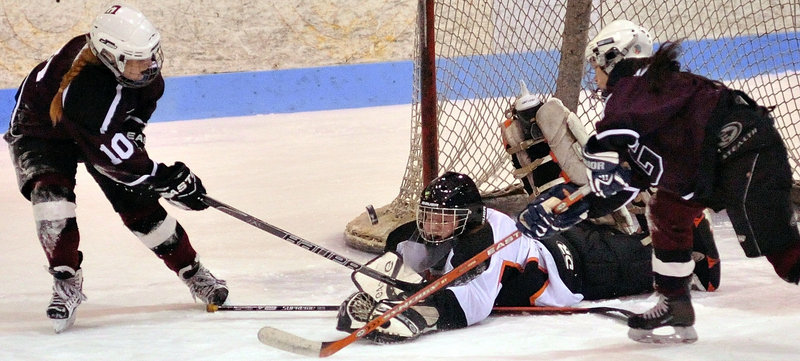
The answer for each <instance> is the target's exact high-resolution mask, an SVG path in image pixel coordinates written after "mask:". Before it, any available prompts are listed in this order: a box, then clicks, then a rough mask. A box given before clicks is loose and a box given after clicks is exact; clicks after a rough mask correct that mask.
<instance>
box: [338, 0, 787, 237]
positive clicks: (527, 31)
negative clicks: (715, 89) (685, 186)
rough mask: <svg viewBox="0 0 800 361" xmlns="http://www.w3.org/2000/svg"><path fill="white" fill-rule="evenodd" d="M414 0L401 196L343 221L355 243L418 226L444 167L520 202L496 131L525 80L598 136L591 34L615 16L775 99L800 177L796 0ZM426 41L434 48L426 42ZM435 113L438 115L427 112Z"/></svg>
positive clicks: (513, 208) (699, 68)
mask: <svg viewBox="0 0 800 361" xmlns="http://www.w3.org/2000/svg"><path fill="white" fill-rule="evenodd" d="M419 1H420V3H419V9H420V11H419V13H418V14H417V16H418V21H417V24H418V26H417V30H416V31H417V37H416V42H417V44H415V45H416V46H415V55H414V94H413V101H412V112H411V113H412V114H411V137H410V152H409V159H408V163H407V167H406V171H405V175H404V177H403V179H402V182H401V185H400V192H399V194H398V195H397V197H396V198H395V199H394V200H393V201H392V202H391V203H390V204H388V205H385V206H383V207H379V208H378V209H377V210H376V211H377V215H378V223H377V224H372V223H371V222H370V220H369V217H368V216H367V214H366V212H365V213H363V214H361V215H359V216H357V217H356V218H355V219H353V220H352V221H351V222H350V223H348V224H347V227H346V229H345V239H346V243H347V244H348V245H350V246H352V247H355V248H358V249H362V250H366V251H370V252H380V251H382V250H383V247H384V246H385V244H386V241H387V239H389V238H392V237H394V236H397V235H398V232H400V233H402V232H407V231H409V230H410V229H413V227H401V226H402V225H405V224H408V223H409V222H411V221H413V220H414V213H415V210H416V206H417V202H418V199H419V193H420V192H421V190H422V188H423V187H424V185H425V183H426V181H427V180H429V179H431V178H433V177H435V176H436V175H438V174H441V173H442V172H445V171H457V172H461V173H466V174H468V175H469V176H470V177H471V178H472V179H473V180H475V182H476V184H477V185H478V187H479V189H480V190H481V193H482V194H483V195H484V198H485V199H487V203H488V204H489V205H490V206H492V207H495V208H499V209H500V210H502V211H505V212H507V213H515V212H517V211H519V210H521V209H522V207H523V206H524V205H525V204H526V203H527V196H526V195H525V194H524V191H523V190H522V186H521V182H520V181H519V180H518V179H516V178H515V177H514V176H513V174H512V171H513V169H514V168H513V166H512V164H511V161H510V158H509V156H508V155H507V154H506V152H505V150H504V146H503V142H502V138H501V135H500V124H501V122H503V121H504V120H505V116H504V114H505V112H506V110H507V109H509V108H510V106H511V104H512V102H513V100H514V97H515V95H516V94H517V93H518V92H519V81H524V82H525V83H527V86H528V89H530V91H531V93H534V94H539V95H540V96H541V97H542V99H545V98H548V97H550V96H553V95H555V96H557V97H559V99H561V100H562V101H563V102H564V104H565V105H566V106H567V107H568V108H570V109H571V110H573V111H575V113H576V114H577V115H578V117H579V118H580V119H581V120H582V122H583V123H584V125H585V127H586V130H587V132H588V133H590V134H591V133H592V132H594V126H593V124H594V123H595V122H596V121H598V120H599V119H600V117H601V116H602V107H603V104H602V102H600V101H599V100H597V99H595V98H594V97H593V96H592V95H593V89H592V88H593V86H594V84H593V81H592V79H591V77H590V74H589V72H588V70H589V69H588V66H587V65H586V64H585V62H584V59H583V50H584V47H585V44H586V42H587V41H588V39H589V38H590V37H592V36H594V35H595V34H597V31H598V30H599V29H601V28H602V27H603V26H604V25H606V24H608V23H609V22H611V21H613V20H615V19H619V18H626V19H628V20H631V21H633V22H635V23H639V24H642V25H644V26H645V27H647V28H648V29H649V30H650V32H651V34H652V35H653V36H654V38H655V41H656V43H657V44H656V46H657V45H658V43H662V42H664V41H667V40H682V41H683V50H684V53H683V54H682V56H681V58H680V60H681V63H682V65H683V67H685V68H688V69H690V70H692V71H693V72H695V73H698V74H701V75H704V76H707V77H710V78H713V79H719V80H721V81H723V82H724V83H725V84H727V85H729V86H730V87H733V88H737V89H741V90H743V91H745V92H746V93H748V94H749V95H750V96H751V97H752V98H753V99H755V100H756V101H757V102H759V103H760V104H763V105H766V106H775V109H774V110H773V113H772V115H773V117H774V118H775V121H776V127H777V128H778V129H779V131H780V133H781V135H782V136H783V138H784V142H785V144H786V146H787V149H788V150H789V156H790V164H791V166H792V167H793V177H794V180H795V183H797V182H798V181H799V180H800V170H799V169H798V160H799V159H800V110H799V109H800V75H799V74H800V21H799V20H798V19H800V3H797V2H790V4H787V3H786V2H785V1H783V2H782V1H779V0H697V1H692V2H685V1H655V0H625V1H604V0H534V1H531V0H471V1H463V0H419ZM426 6H427V7H426ZM423 10H424V11H423ZM429 12H432V14H430V13H429ZM431 39H432V41H433V44H432V45H430V46H422V45H423V42H425V41H428V40H431ZM424 50H435V52H434V53H433V54H431V53H427V54H425V51H424ZM431 57H433V58H431ZM426 59H427V61H428V62H429V64H430V62H433V63H434V64H435V69H434V71H433V74H429V73H430V71H428V70H424V64H425V61H426ZM431 89H435V91H434V93H433V95H432V94H431V93H430V92H431V91H432V90H431ZM426 92H428V93H426ZM426 99H427V100H426ZM431 99H433V102H432V103H431ZM426 101H427V103H426ZM431 113H433V114H434V116H433V118H435V121H436V122H435V123H430V122H429V120H430V119H431V118H430V117H431V116H430V115H426V114H431ZM423 124H435V129H425V126H424V125H423ZM430 151H433V152H435V154H429V153H426V152H430ZM431 163H432V164H431ZM425 169H428V170H427V171H426V170H425ZM426 172H428V173H426ZM392 181H393V180H387V182H392ZM799 194H800V193H799ZM797 198H798V199H800V196H798V197H797ZM392 232H394V233H392Z"/></svg>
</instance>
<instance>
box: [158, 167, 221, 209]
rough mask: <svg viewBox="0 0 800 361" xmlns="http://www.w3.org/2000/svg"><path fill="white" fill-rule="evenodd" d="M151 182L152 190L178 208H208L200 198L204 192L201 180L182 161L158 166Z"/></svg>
mask: <svg viewBox="0 0 800 361" xmlns="http://www.w3.org/2000/svg"><path fill="white" fill-rule="evenodd" d="M151 184H152V186H151V189H152V190H153V191H154V192H156V193H158V194H159V195H160V196H161V197H162V198H164V199H166V200H167V202H169V203H170V204H172V205H174V206H176V207H178V208H181V209H186V210H195V211H199V210H203V209H206V208H208V205H206V204H205V203H203V201H202V200H201V199H200V197H201V196H202V195H204V194H206V188H205V187H203V182H201V181H200V178H197V176H195V175H194V173H192V171H190V170H189V167H187V166H186V164H183V162H175V164H174V165H172V166H169V167H166V166H163V164H162V165H161V166H159V167H158V171H156V175H155V176H154V177H153V178H152V180H151Z"/></svg>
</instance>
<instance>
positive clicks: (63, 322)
mask: <svg viewBox="0 0 800 361" xmlns="http://www.w3.org/2000/svg"><path fill="white" fill-rule="evenodd" d="M51 320H52V321H53V331H55V332H56V333H62V332H64V331H65V330H67V329H68V328H70V327H72V324H74V323H75V315H74V314H73V316H72V317H70V318H52V319H51Z"/></svg>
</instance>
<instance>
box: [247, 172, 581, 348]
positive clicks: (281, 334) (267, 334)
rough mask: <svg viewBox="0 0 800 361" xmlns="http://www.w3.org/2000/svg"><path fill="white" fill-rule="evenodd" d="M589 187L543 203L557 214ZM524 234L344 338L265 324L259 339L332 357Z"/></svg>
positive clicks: (487, 251) (517, 234)
mask: <svg viewBox="0 0 800 361" xmlns="http://www.w3.org/2000/svg"><path fill="white" fill-rule="evenodd" d="M587 188H589V186H588V185H584V186H582V187H581V188H580V189H578V190H577V191H575V192H574V193H579V194H578V195H576V196H574V197H569V195H567V196H568V197H567V199H565V200H564V201H561V200H559V199H557V198H550V199H548V200H546V201H545V202H543V203H542V205H543V206H548V207H550V208H551V209H553V210H554V212H555V213H563V212H564V211H565V210H566V209H567V208H569V206H563V205H562V204H563V203H567V204H573V203H575V202H577V201H578V200H580V199H581V198H583V195H585V194H588V191H587ZM521 236H522V233H520V232H519V231H515V232H513V233H511V234H510V235H508V236H506V238H504V239H502V240H500V241H498V242H496V243H494V244H492V245H491V246H489V247H487V248H486V249H484V250H483V251H481V252H478V253H477V254H476V255H474V256H472V258H470V259H468V260H467V261H465V262H463V263H461V264H460V265H458V266H457V267H455V268H454V269H453V270H451V271H450V272H447V273H445V274H444V275H442V276H441V277H439V278H438V279H436V280H435V281H432V282H431V283H428V284H427V285H426V286H425V287H423V288H422V289H421V290H419V291H417V292H416V293H414V294H413V295H411V296H409V297H408V298H406V299H404V300H402V301H401V302H400V303H398V304H397V305H395V306H394V307H392V308H391V309H389V310H388V311H386V312H384V313H382V314H381V315H379V316H378V317H375V318H373V319H372V320H371V321H369V322H368V323H367V324H366V325H364V326H362V327H361V328H359V329H357V330H355V331H353V332H351V333H350V334H349V335H347V336H345V337H344V338H342V339H339V340H335V341H314V340H309V339H306V338H303V337H300V336H297V335H294V334H291V333H289V332H286V331H282V330H279V329H277V328H274V327H269V326H265V327H262V328H261V329H260V330H258V340H259V341H261V343H263V344H265V345H268V346H272V347H275V348H277V349H280V350H284V351H287V352H292V353H296V354H299V355H304V356H317V357H328V356H330V355H333V354H334V353H336V352H338V351H339V350H341V349H342V348H344V347H347V346H348V345H350V344H351V343H353V342H355V341H356V340H358V339H360V338H362V337H364V336H365V335H366V334H368V333H370V332H372V331H374V330H375V329H376V328H378V327H380V326H381V325H383V324H384V323H386V322H387V321H389V320H390V319H392V318H393V317H394V316H396V315H398V314H400V313H402V312H403V311H405V310H407V309H409V308H411V306H414V305H416V304H417V303H419V302H421V301H422V300H424V299H425V298H426V297H428V296H430V295H431V294H433V293H434V292H436V291H438V290H439V289H441V288H443V287H445V286H447V285H448V284H450V283H451V282H453V281H454V280H456V279H457V278H459V277H461V276H462V275H463V274H465V273H467V272H468V271H470V270H471V269H473V268H475V267H477V266H478V265H480V264H482V263H483V262H484V261H486V260H487V259H489V258H490V257H492V255H493V254H495V253H496V252H497V251H499V250H501V249H502V248H504V247H505V246H508V245H509V244H511V243H513V242H514V241H516V240H517V239H519V238H520V237H521Z"/></svg>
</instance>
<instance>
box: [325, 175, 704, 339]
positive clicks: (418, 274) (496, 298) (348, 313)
mask: <svg viewBox="0 0 800 361" xmlns="http://www.w3.org/2000/svg"><path fill="white" fill-rule="evenodd" d="M575 189H576V187H575V186H574V185H572V184H563V183H562V184H557V185H555V186H553V187H552V188H550V189H549V190H548V191H546V192H544V193H542V194H541V195H540V197H539V198H537V200H536V201H534V202H533V203H532V204H531V205H530V206H529V207H530V208H532V209H536V208H537V207H539V206H540V205H541V203H542V202H543V201H544V200H547V199H549V198H551V197H554V196H555V197H557V198H563V197H564V195H563V193H562V192H563V190H569V191H574V190H575ZM589 205H590V203H589V202H580V203H579V204H578V205H577V206H574V208H572V207H571V208H570V209H569V210H567V211H566V212H565V213H563V214H561V215H560V217H559V218H558V221H557V222H556V223H549V224H546V223H545V222H537V221H532V223H536V224H542V225H544V227H542V228H543V232H542V233H535V232H528V230H527V229H525V230H524V232H525V233H526V235H522V236H521V237H522V238H521V239H518V240H516V241H514V242H513V243H511V244H509V245H508V246H506V247H505V248H503V249H501V250H499V251H497V252H496V253H494V254H493V255H492V256H491V258H490V259H489V260H488V261H486V262H485V263H484V264H481V265H478V266H477V267H475V268H474V269H473V270H471V271H470V272H468V273H467V274H465V275H464V276H462V277H461V278H460V279H458V280H456V281H454V282H453V284H451V285H450V286H449V287H447V288H446V289H444V290H441V291H439V292H437V293H434V294H433V295H431V296H429V297H427V298H426V299H425V300H424V301H423V302H421V303H419V304H417V305H415V306H413V307H411V308H410V309H407V310H405V311H403V312H402V313H401V314H399V315H397V316H396V317H395V318H394V319H392V320H391V321H390V322H387V323H386V324H384V325H382V326H381V327H379V328H378V329H376V330H375V331H373V332H371V333H369V334H368V335H367V336H365V337H366V338H368V339H370V340H372V341H374V342H378V343H391V342H400V341H408V340H411V339H414V338H417V337H418V336H419V335H421V334H424V333H428V332H432V331H439V330H448V329H456V328H463V327H467V326H469V325H472V324H475V323H478V322H480V321H482V320H483V319H485V318H486V317H487V316H489V314H490V312H491V311H492V308H493V307H494V306H557V307H562V306H573V305H575V304H576V303H578V302H579V301H581V300H584V299H600V298H612V297H619V296H625V295H632V294H641V293H645V292H649V291H652V277H651V276H650V273H649V269H650V258H651V257H650V254H651V248H650V246H649V245H647V244H644V243H642V242H641V240H642V239H643V238H645V236H646V234H637V235H624V234H621V233H620V232H616V231H614V230H613V229H611V228H608V227H603V226H595V225H593V224H588V223H587V224H585V227H583V226H579V227H576V228H574V229H571V230H567V231H566V232H565V233H564V235H563V236H562V235H558V234H557V231H559V230H561V229H560V228H559V224H561V223H563V224H564V225H565V227H566V225H572V224H575V223H577V222H579V221H580V220H581V219H583V218H585V217H586V214H587V210H588V207H589ZM534 213H535V214H534V215H531V217H537V215H538V214H539V213H536V212H534ZM545 216H546V214H545ZM413 225H414V228H413V229H414V231H413V232H412V234H411V235H410V236H409V237H408V238H407V239H405V240H402V241H401V242H399V244H398V243H397V242H393V241H392V240H390V241H389V242H387V251H388V252H387V253H385V254H384V255H382V256H379V257H377V258H375V259H373V260H372V261H370V262H368V263H367V264H366V265H365V267H370V268H372V269H374V270H376V271H379V272H383V273H385V274H387V275H390V276H392V277H395V278H398V279H401V280H403V281H407V282H421V281H423V279H425V278H431V277H423V275H432V276H434V277H435V276H436V275H439V274H443V273H445V272H447V271H449V270H452V269H453V268H455V267H457V266H458V265H460V264H461V263H463V262H464V261H466V260H468V259H469V258H471V257H472V256H474V255H475V254H476V253H478V252H480V251H482V250H484V249H485V248H487V247H488V246H490V245H492V244H494V243H497V242H498V241H501V240H503V239H504V238H506V237H507V236H508V235H510V234H512V233H513V232H514V231H516V230H517V226H516V222H515V221H514V219H513V218H511V217H509V216H508V215H506V214H504V213H502V212H500V211H498V210H495V209H492V208H489V207H486V206H485V205H484V203H483V200H482V198H481V196H480V193H479V191H478V188H477V186H476V185H475V183H474V182H473V181H472V180H471V179H470V178H469V177H468V176H466V175H464V174H459V173H455V172H447V173H445V174H443V175H442V176H440V177H438V178H436V179H434V180H433V181H432V182H431V183H430V184H429V185H428V186H427V187H426V188H425V189H424V190H423V191H422V194H421V200H420V205H419V209H418V211H417V219H416V222H414V224H413ZM398 240H399V239H398ZM645 243H646V242H645ZM395 247H396V253H395V252H394V251H395ZM700 268H701V269H704V268H707V267H705V266H700ZM716 270H717V271H718V270H719V269H718V268H717V269H716ZM699 276H700V277H703V280H702V281H701V282H700V284H704V283H705V284H707V283H706V281H707V280H706V275H699ZM717 276H718V273H717ZM712 277H713V276H712ZM717 280H718V278H717ZM353 281H354V282H355V283H356V286H357V287H358V289H359V292H356V293H354V294H353V295H351V296H350V297H348V298H347V299H346V300H345V301H344V302H343V303H342V306H341V308H340V309H339V316H338V317H339V321H338V324H337V329H338V330H340V331H344V332H353V331H355V330H356V329H358V328H360V327H362V326H364V325H365V324H366V323H367V322H369V321H370V320H371V319H373V318H374V317H377V316H379V315H381V314H382V313H383V312H385V311H387V310H389V309H390V308H391V307H393V306H394V305H395V304H396V303H397V302H399V301H400V300H402V299H403V297H404V296H406V295H405V294H403V293H402V292H401V291H400V290H397V289H395V288H393V287H391V286H388V285H386V284H384V283H381V282H380V281H378V280H375V279H373V278H370V277H366V276H364V275H363V274H361V273H359V272H355V273H354V274H353ZM714 282H716V281H714Z"/></svg>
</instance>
